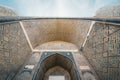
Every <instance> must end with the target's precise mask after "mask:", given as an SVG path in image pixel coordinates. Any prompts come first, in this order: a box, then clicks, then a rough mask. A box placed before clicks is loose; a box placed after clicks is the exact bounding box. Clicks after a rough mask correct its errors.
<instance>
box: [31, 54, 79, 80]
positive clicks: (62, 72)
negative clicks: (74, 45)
mask: <svg viewBox="0 0 120 80" xmlns="http://www.w3.org/2000/svg"><path fill="white" fill-rule="evenodd" d="M58 76H59V77H61V80H81V78H80V75H79V72H78V69H77V67H76V64H75V61H74V58H73V55H72V53H71V52H59V53H55V52H44V53H43V54H42V56H41V59H40V62H39V65H38V66H37V69H36V73H35V74H34V77H33V80H52V79H50V78H51V77H52V78H55V77H58ZM63 78H64V79H63ZM53 80H54V79H53Z"/></svg>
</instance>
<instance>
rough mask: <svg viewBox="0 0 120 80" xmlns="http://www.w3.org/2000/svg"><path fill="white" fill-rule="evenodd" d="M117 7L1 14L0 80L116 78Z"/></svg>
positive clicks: (118, 61)
mask: <svg viewBox="0 0 120 80" xmlns="http://www.w3.org/2000/svg"><path fill="white" fill-rule="evenodd" d="M117 7H119V5H117V6H114V7H113V8H114V9H113V8H110V9H109V10H111V9H113V10H114V11H111V12H110V11H109V10H108V12H107V11H106V9H108V8H102V9H100V10H99V11H98V12H97V14H96V16H95V17H94V18H31V17H1V18H0V22H1V23H0V79H1V80H59V79H61V80H88V79H89V80H119V79H120V77H119V76H120V56H119V55H120V52H119V51H120V46H119V44H120V43H119V40H120V28H119V27H120V19H119V16H120V15H119V12H118V10H117ZM106 14H109V15H106Z"/></svg>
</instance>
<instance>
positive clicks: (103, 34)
mask: <svg viewBox="0 0 120 80" xmlns="http://www.w3.org/2000/svg"><path fill="white" fill-rule="evenodd" d="M84 55H85V56H86V57H87V58H88V60H89V62H90V63H91V65H92V67H93V68H94V69H95V71H96V73H97V75H98V76H99V78H100V80H120V26H118V25H110V24H103V23H96V24H94V27H93V29H92V31H91V33H90V36H89V37H88V40H87V42H86V45H85V48H84Z"/></svg>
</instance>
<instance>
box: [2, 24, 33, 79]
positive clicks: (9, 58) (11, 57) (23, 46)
mask: <svg viewBox="0 0 120 80" xmlns="http://www.w3.org/2000/svg"><path fill="white" fill-rule="evenodd" d="M30 52H31V50H30V47H29V45H28V43H27V40H26V38H25V35H24V33H23V31H22V29H21V26H20V24H19V22H14V23H5V24H0V80H5V79H7V77H8V76H9V74H10V73H16V72H17V71H18V69H19V68H20V66H21V65H22V64H23V63H24V61H25V60H26V57H28V55H29V54H30Z"/></svg>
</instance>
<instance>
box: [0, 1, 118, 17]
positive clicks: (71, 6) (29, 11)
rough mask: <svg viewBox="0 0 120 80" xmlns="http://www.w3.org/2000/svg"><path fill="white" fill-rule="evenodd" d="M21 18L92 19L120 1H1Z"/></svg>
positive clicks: (0, 2)
mask: <svg viewBox="0 0 120 80" xmlns="http://www.w3.org/2000/svg"><path fill="white" fill-rule="evenodd" d="M0 4H1V5H5V6H8V7H11V8H13V9H14V10H15V11H16V12H17V13H18V15H19V16H35V17H90V16H94V15H95V12H96V10H98V9H99V8H101V7H103V6H108V5H114V4H120V0H0Z"/></svg>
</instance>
